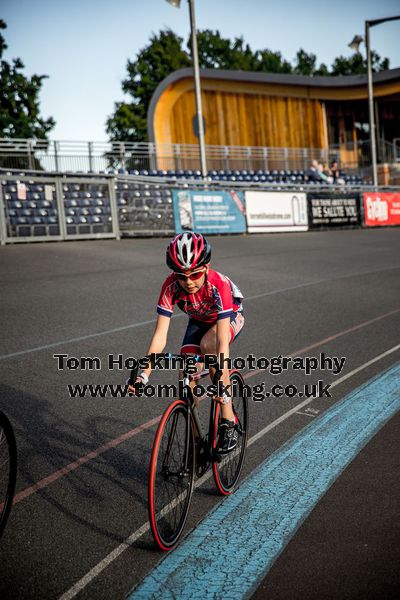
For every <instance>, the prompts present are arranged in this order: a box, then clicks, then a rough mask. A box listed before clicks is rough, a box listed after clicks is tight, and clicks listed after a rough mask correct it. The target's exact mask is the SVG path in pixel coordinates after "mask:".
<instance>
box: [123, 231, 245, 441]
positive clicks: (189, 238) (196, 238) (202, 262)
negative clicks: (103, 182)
mask: <svg viewBox="0 0 400 600" xmlns="http://www.w3.org/2000/svg"><path fill="white" fill-rule="evenodd" d="M166 260H167V265H168V267H169V268H170V269H171V270H172V273H171V274H170V275H169V277H167V279H166V280H165V281H164V283H163V286H162V288H161V293H160V297H159V300H158V306H157V313H158V317H157V322H156V326H155V330H154V333H153V337H152V339H151V342H150V346H149V348H148V351H147V354H152V353H156V354H157V353H161V352H162V351H163V350H164V348H165V346H166V343H167V334H168V329H169V325H170V321H171V316H172V312H173V307H174V305H175V304H177V305H178V307H179V308H180V309H181V310H183V311H184V312H185V313H187V315H188V317H189V323H188V326H187V329H186V333H185V335H184V338H183V342H182V347H181V353H185V354H215V355H217V356H219V355H220V354H223V355H224V357H226V358H228V357H229V345H230V344H231V343H232V342H233V341H234V340H235V339H236V338H237V337H238V335H239V333H240V332H241V330H242V328H243V325H244V317H243V308H242V298H243V295H242V293H241V291H240V290H239V288H237V287H236V285H235V284H234V283H233V282H232V281H231V280H230V279H229V278H228V277H227V276H226V275H222V274H221V273H219V272H218V271H214V270H213V269H211V268H210V260H211V246H210V243H209V242H208V240H207V239H206V238H205V237H204V236H203V235H202V234H200V233H194V232H193V231H185V232H184V233H181V234H179V235H177V236H176V237H175V238H174V239H173V240H172V241H171V242H170V243H169V245H168V248H167V255H166ZM150 373H151V368H148V369H145V370H144V371H142V372H141V373H140V374H139V375H138V378H137V383H138V382H141V383H143V384H145V385H146V384H147V382H148V380H149V376H150ZM221 381H222V383H223V385H224V386H229V370H228V369H227V368H224V369H223V370H222V375H221ZM130 391H132V392H134V391H135V390H134V388H133V386H131V387H130ZM215 400H216V401H217V402H219V403H220V404H221V411H222V414H221V424H220V429H219V437H218V439H219V441H218V451H219V452H221V453H228V452H231V451H232V450H233V449H234V448H235V446H236V445H237V442H238V433H237V431H236V429H235V423H236V417H235V414H234V412H233V410H232V401H231V398H230V397H229V395H227V394H225V393H224V394H223V395H222V396H221V397H216V398H215Z"/></svg>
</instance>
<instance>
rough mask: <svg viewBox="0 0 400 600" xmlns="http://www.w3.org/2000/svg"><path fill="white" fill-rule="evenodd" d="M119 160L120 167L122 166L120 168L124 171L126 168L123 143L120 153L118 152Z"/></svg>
mask: <svg viewBox="0 0 400 600" xmlns="http://www.w3.org/2000/svg"><path fill="white" fill-rule="evenodd" d="M120 158H121V165H122V168H123V169H124V170H125V166H126V159H125V144H124V142H121V152H120Z"/></svg>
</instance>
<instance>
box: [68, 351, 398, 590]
mask: <svg viewBox="0 0 400 600" xmlns="http://www.w3.org/2000/svg"><path fill="white" fill-rule="evenodd" d="M397 350H400V344H398V345H397V346H393V348H390V349H389V350H386V352H383V353H382V354H379V355H378V356H375V358H372V359H371V360H369V361H368V362H366V363H364V364H362V365H360V366H359V367H357V368H356V369H353V370H352V371H350V372H349V373H347V374H346V375H343V377H340V378H339V379H337V380H336V381H334V382H333V383H332V384H331V387H336V386H338V385H339V384H341V383H343V382H344V381H346V380H347V379H349V378H350V377H353V376H354V375H356V374H357V373H359V372H360V371H363V370H364V369H366V368H367V367H369V366H370V365H372V364H374V363H376V362H377V361H378V360H381V359H382V358H385V357H386V356H389V355H390V354H393V352H396V351H397ZM313 400H315V398H307V400H304V401H303V402H300V404H297V405H296V406H294V407H293V408H292V409H291V410H289V411H287V412H286V413H284V414H283V415H281V416H280V417H278V418H277V419H275V421H273V422H272V423H270V424H269V425H267V426H266V427H264V428H263V429H261V431H259V432H258V433H256V434H255V435H253V437H252V438H250V440H249V441H248V443H247V447H249V446H251V445H252V444H254V443H255V442H256V441H257V440H259V439H260V438H261V437H263V436H264V435H265V434H266V433H268V432H269V431H271V430H272V429H274V428H275V427H277V426H278V425H280V424H281V423H282V422H283V421H286V419H288V418H289V417H291V416H292V415H293V414H295V413H297V412H298V411H299V410H301V409H302V408H303V407H304V406H307V404H309V403H310V402H312V401H313ZM211 475H212V471H211V470H210V471H209V472H208V473H206V474H205V475H203V477H201V478H200V479H198V480H197V481H196V482H195V484H194V487H195V488H197V487H199V486H200V485H202V484H203V483H204V482H205V481H206V480H207V479H209V478H210V477H211ZM149 529H150V525H149V523H144V524H143V525H142V526H141V527H139V529H137V530H136V531H135V532H134V533H132V534H131V535H130V536H129V537H127V538H126V540H124V541H123V542H122V544H120V545H119V546H117V547H116V548H115V549H114V550H113V551H112V552H110V554H108V555H107V556H106V557H105V558H103V560H101V561H100V562H99V563H98V564H97V565H96V566H95V567H93V569H91V570H90V571H89V572H88V573H86V575H84V577H82V579H80V580H79V581H77V582H76V583H75V584H74V585H73V586H72V587H71V588H70V589H69V590H68V591H66V592H65V593H64V594H63V595H62V596H61V597H60V599H59V600H71V599H72V598H74V597H75V596H76V595H77V594H78V593H79V592H81V591H82V590H83V589H84V588H85V587H86V586H87V585H89V584H90V583H91V581H93V579H95V578H96V577H97V575H99V574H100V573H101V572H102V571H104V569H106V568H107V567H108V566H109V565H110V564H111V563H112V562H113V561H114V560H116V559H117V558H118V557H119V556H120V555H121V554H122V552H124V550H126V549H127V548H129V547H130V546H132V544H133V543H134V542H136V540H138V539H139V538H140V537H141V536H142V535H144V534H145V533H146V532H147V531H149Z"/></svg>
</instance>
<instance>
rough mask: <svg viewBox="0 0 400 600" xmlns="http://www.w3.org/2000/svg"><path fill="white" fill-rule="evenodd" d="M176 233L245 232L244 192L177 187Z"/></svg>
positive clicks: (174, 192)
mask: <svg viewBox="0 0 400 600" xmlns="http://www.w3.org/2000/svg"><path fill="white" fill-rule="evenodd" d="M172 200H173V205H174V219H175V230H176V233H182V232H183V231H187V230H190V231H198V232H199V233H204V234H207V233H244V232H245V231H246V216H245V213H246V211H245V205H244V197H243V194H242V192H236V191H234V190H230V191H214V190H207V191H200V190H173V192H172Z"/></svg>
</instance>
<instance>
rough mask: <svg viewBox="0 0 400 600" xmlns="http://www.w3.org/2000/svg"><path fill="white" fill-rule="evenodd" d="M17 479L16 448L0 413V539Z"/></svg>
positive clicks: (9, 425) (3, 415)
mask: <svg viewBox="0 0 400 600" xmlns="http://www.w3.org/2000/svg"><path fill="white" fill-rule="evenodd" d="M16 479H17V446H16V443H15V437H14V432H13V429H12V427H11V423H10V421H9V420H8V419H7V417H6V415H5V414H4V413H3V412H1V411H0V537H1V535H2V533H3V531H4V528H5V526H6V523H7V519H8V516H9V514H10V510H11V506H12V502H13V498H14V492H15V483H16Z"/></svg>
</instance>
